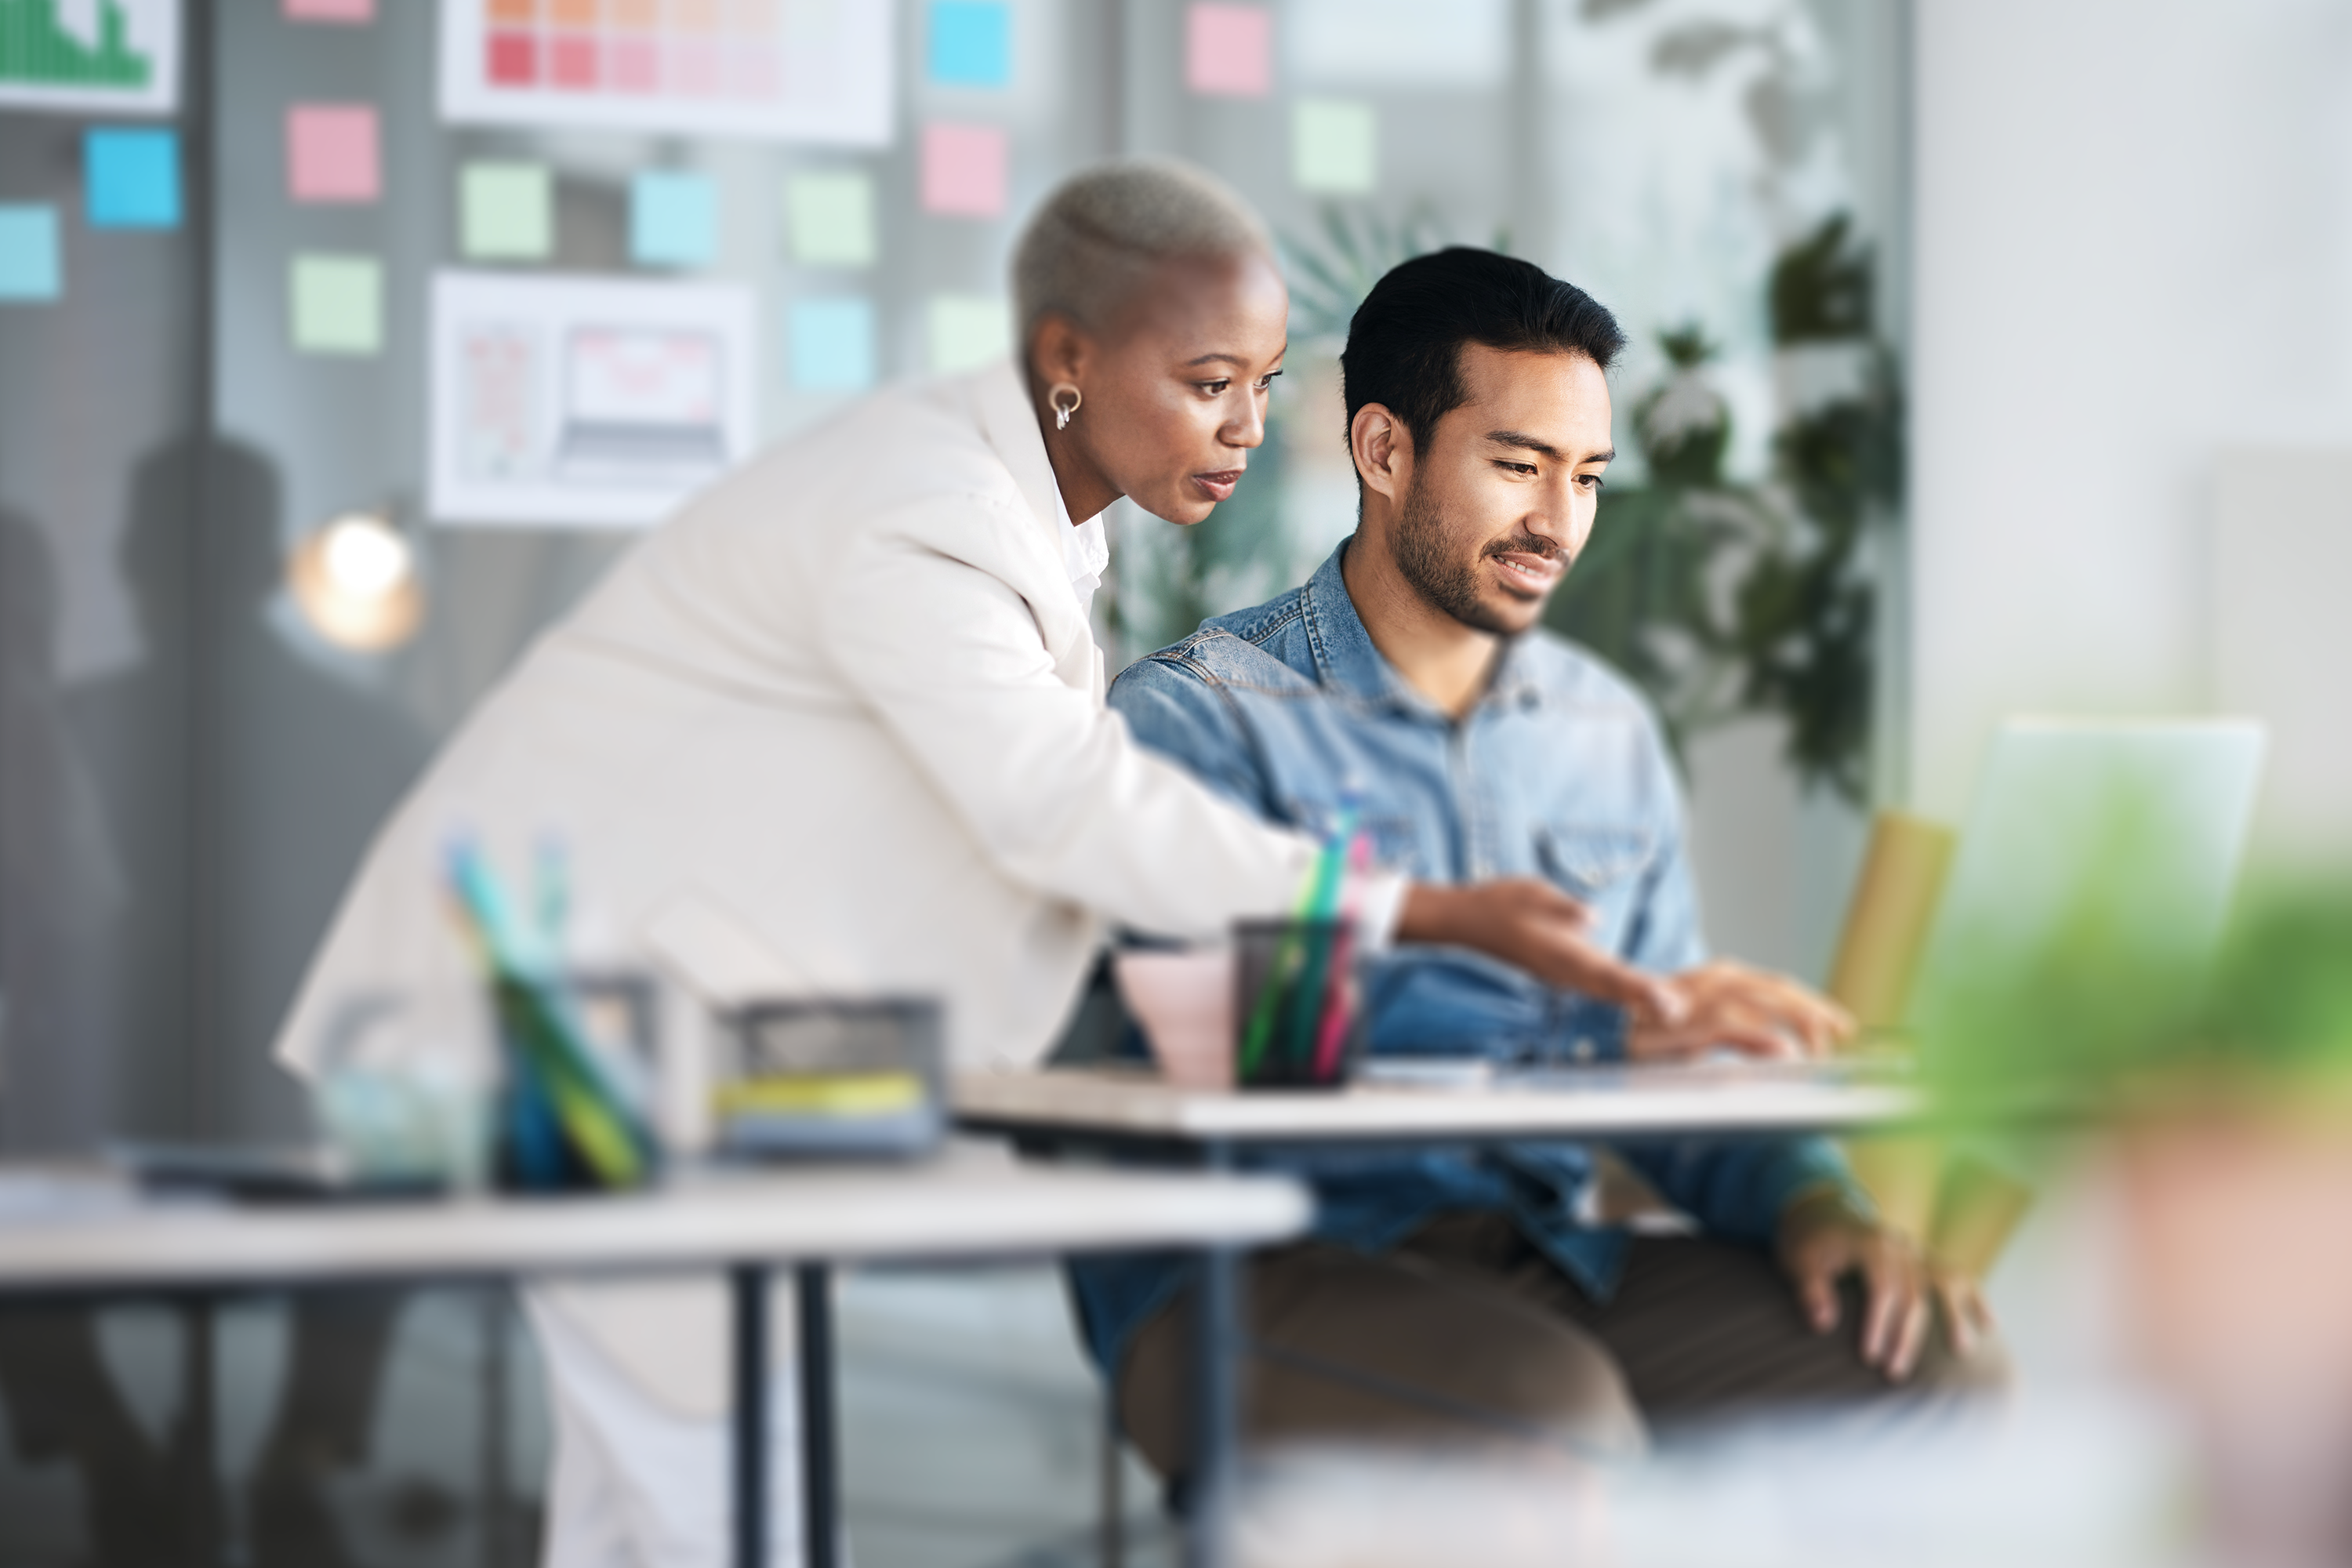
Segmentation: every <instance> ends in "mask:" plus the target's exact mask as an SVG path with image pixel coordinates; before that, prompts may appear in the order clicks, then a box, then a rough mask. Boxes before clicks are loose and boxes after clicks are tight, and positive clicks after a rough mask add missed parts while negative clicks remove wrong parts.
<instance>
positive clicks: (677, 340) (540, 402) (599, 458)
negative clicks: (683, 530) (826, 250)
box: [427, 272, 759, 528]
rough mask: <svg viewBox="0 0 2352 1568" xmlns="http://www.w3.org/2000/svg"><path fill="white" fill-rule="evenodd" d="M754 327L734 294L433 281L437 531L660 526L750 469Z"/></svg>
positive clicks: (551, 280) (643, 285) (486, 276)
mask: <svg viewBox="0 0 2352 1568" xmlns="http://www.w3.org/2000/svg"><path fill="white" fill-rule="evenodd" d="M754 319H755V316H754V308H753V304H752V300H751V291H750V290H749V289H743V288H740V287H737V286H734V285H730V284H710V283H670V282H657V281H649V280H643V279H610V278H574V277H564V276H560V275H550V274H546V273H536V274H525V275H518V274H515V273H507V272H501V273H477V272H444V273H441V274H440V275H439V276H437V277H436V278H435V279H434V280H433V376H432V398H433V406H432V414H431V417H432V473H431V482H430V486H429V489H428V494H427V506H428V509H429V510H430V511H431V513H432V516H433V518H434V521H436V522H442V523H452V524H467V523H491V524H509V525H511V524H531V525H539V526H544V527H558V528H562V527H572V528H636V527H643V526H645V525H646V524H649V523H654V522H658V521H661V519H662V518H663V517H664V516H666V515H667V513H668V512H669V511H670V510H672V509H673V508H675V507H676V506H677V504H678V503H679V502H680V501H682V500H685V499H686V498H687V497H688V496H690V495H692V494H693V493H694V492H695V491H696V490H698V489H701V488H702V487H703V486H704V485H706V484H708V483H709V482H710V481H711V480H712V479H717V478H718V477H719V475H720V474H722V473H724V472H725V471H726V470H727V469H728V468H731V467H733V466H734V465H735V464H737V463H739V462H740V461H742V460H743V458H746V457H748V456H750V455H751V447H752V444H753V442H754V441H755V440H756V439H757V438H758V435H757V433H758V424H757V408H756V401H755V400H756V396H757V393H756V384H757V377H758V374H759V366H758V363H757V361H756V359H755V357H754V356H755V353H756V340H755V338H754V335H753V331H752V322H753V321H754Z"/></svg>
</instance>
